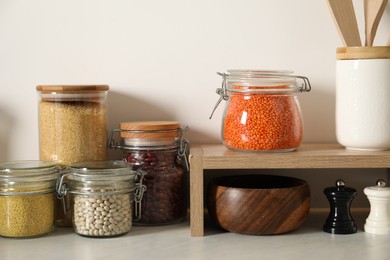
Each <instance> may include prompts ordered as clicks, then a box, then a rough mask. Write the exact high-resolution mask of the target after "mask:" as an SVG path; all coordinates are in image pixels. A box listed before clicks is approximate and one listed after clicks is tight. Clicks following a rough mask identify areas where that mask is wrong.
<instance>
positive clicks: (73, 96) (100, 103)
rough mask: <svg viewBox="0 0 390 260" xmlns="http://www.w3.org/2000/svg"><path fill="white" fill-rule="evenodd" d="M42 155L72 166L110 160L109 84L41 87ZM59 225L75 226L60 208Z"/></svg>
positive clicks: (39, 88)
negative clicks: (108, 127) (82, 162)
mask: <svg viewBox="0 0 390 260" xmlns="http://www.w3.org/2000/svg"><path fill="white" fill-rule="evenodd" d="M36 90H37V92H38V98H39V102H38V111H39V155H40V159H41V160H49V161H55V162H56V163H58V164H60V165H65V166H69V165H71V164H72V163H75V162H80V161H93V160H106V159H107V125H106V121H107V119H106V114H107V106H106V105H107V104H106V99H107V93H108V90H109V87H108V86H107V85H39V86H37V87H36ZM56 215H57V219H56V224H57V225H59V226H69V227H70V226H72V223H71V215H70V212H69V214H68V216H63V213H62V210H60V209H59V208H58V209H57V212H56Z"/></svg>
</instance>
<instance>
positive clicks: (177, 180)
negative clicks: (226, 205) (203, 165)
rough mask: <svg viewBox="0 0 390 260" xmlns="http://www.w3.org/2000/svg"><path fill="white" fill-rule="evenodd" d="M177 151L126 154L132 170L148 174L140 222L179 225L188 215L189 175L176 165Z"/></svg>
mask: <svg viewBox="0 0 390 260" xmlns="http://www.w3.org/2000/svg"><path fill="white" fill-rule="evenodd" d="M176 157H177V151H176V149H165V150H147V151H142V150H138V151H127V153H126V154H125V159H126V160H127V161H128V162H131V163H133V170H142V171H144V172H146V175H145V177H144V180H143V184H144V185H145V186H146V187H147V190H146V191H145V193H144V195H143V198H142V202H141V219H140V220H139V221H138V222H137V223H140V224H146V225H159V224H169V223H174V222H178V221H180V220H182V219H184V217H185V216H186V213H187V198H186V184H187V183H186V180H187V179H186V178H187V177H186V174H185V172H184V169H183V168H182V166H181V165H180V164H179V163H178V162H177V159H176Z"/></svg>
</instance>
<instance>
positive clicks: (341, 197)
mask: <svg viewBox="0 0 390 260" xmlns="http://www.w3.org/2000/svg"><path fill="white" fill-rule="evenodd" d="M324 194H325V195H326V197H327V199H328V201H329V203H330V212H329V216H328V218H327V219H326V222H325V224H324V231H325V232H328V233H331V234H353V233H356V232H357V227H356V224H355V222H354V220H353V219H352V217H351V212H350V205H351V202H352V200H353V199H354V197H355V195H356V190H355V189H354V188H350V187H346V186H345V182H344V181H343V180H341V179H338V180H337V181H336V187H328V188H325V189H324Z"/></svg>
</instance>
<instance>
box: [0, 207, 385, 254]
mask: <svg viewBox="0 0 390 260" xmlns="http://www.w3.org/2000/svg"><path fill="white" fill-rule="evenodd" d="M352 216H353V218H354V219H355V222H356V224H357V225H358V229H359V230H358V232H357V233H356V234H351V235H332V234H328V233H325V232H323V231H322V225H323V223H324V222H325V218H326V216H324V214H322V215H320V214H311V215H310V216H309V218H308V220H307V222H306V223H305V224H304V225H303V226H302V227H301V228H300V229H298V230H296V231H294V232H291V233H288V234H284V235H277V236H248V235H240V234H233V233H228V232H223V231H220V230H218V229H216V228H215V227H213V225H211V224H210V223H207V226H206V236H204V237H191V236H190V229H189V222H188V221H185V222H182V223H179V224H174V225H167V226H158V227H150V226H149V227H141V226H134V227H133V228H132V230H131V231H130V232H129V233H128V234H126V235H124V236H121V237H117V238H105V239H98V238H86V237H81V236H79V235H77V234H76V233H74V232H73V229H71V228H60V229H55V230H54V231H53V232H52V233H51V234H49V235H47V236H44V237H40V238H33V239H7V238H0V259H1V260H19V259H29V260H35V259H36V260H46V259H50V260H51V259H56V260H61V259H67V260H68V259H72V260H75V259H83V260H89V259H102V260H103V259H104V260H106V259H110V258H111V259H115V260H118V259H126V260H128V259H143V260H144V259H158V260H162V259H170V260H172V259H196V260H199V259H224V260H227V259H240V260H244V259H289V260H293V259H300V260H302V259H315V260H321V259H327V260H330V259H332V260H336V259H354V260H355V259H375V260H377V259H386V260H388V259H390V251H389V246H390V235H371V234H368V233H365V232H364V231H363V225H364V222H365V218H366V214H359V216H354V215H352Z"/></svg>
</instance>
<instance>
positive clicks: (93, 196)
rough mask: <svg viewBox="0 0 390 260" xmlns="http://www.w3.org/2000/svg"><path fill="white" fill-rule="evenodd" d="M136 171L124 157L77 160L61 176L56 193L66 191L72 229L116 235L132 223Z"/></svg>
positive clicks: (78, 231)
mask: <svg viewBox="0 0 390 260" xmlns="http://www.w3.org/2000/svg"><path fill="white" fill-rule="evenodd" d="M135 178H136V173H135V172H134V171H132V170H131V165H130V164H128V163H126V162H124V161H91V162H80V163H75V164H72V165H71V166H70V173H69V174H65V175H63V176H62V177H61V181H60V183H59V185H58V194H59V197H60V198H61V197H62V198H63V197H64V196H65V195H66V194H67V193H69V194H70V201H71V209H72V222H73V228H74V230H75V232H76V233H77V234H79V235H81V236H86V237H116V236H121V235H124V234H126V233H128V232H129V231H130V229H131V227H132V217H133V211H132V208H133V200H134V192H135Z"/></svg>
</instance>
